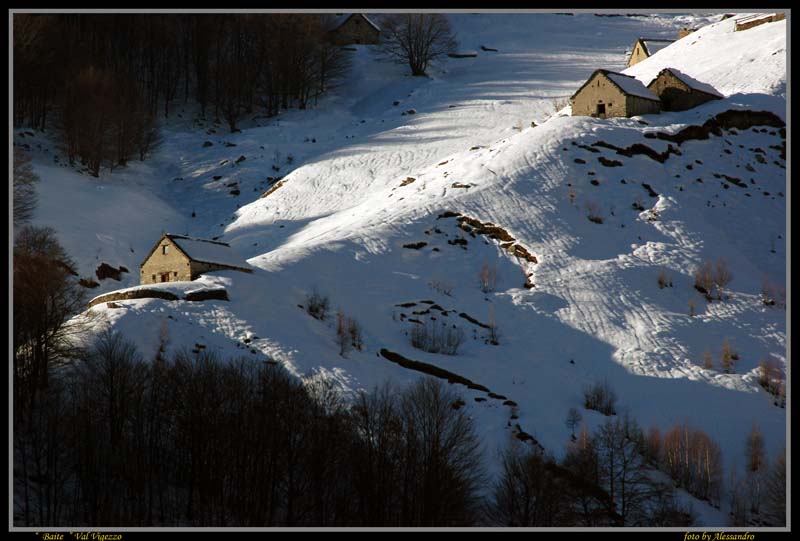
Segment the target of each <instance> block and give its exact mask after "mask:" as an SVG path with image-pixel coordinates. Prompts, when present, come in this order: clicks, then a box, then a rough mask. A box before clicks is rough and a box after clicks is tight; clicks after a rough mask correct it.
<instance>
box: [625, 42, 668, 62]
mask: <svg viewBox="0 0 800 541" xmlns="http://www.w3.org/2000/svg"><path fill="white" fill-rule="evenodd" d="M674 42H675V40H674V39H659V38H639V39H637V40H636V43H634V44H633V50H632V51H631V56H630V57H628V67H631V66H633V65H634V64H638V63H639V62H641V61H642V60H644V59H646V58H648V57H650V56H653V55H654V54H656V53H657V52H658V51H660V50H661V49H663V48H664V47H666V46H668V45H669V44H671V43H674Z"/></svg>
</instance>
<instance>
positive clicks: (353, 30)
mask: <svg viewBox="0 0 800 541" xmlns="http://www.w3.org/2000/svg"><path fill="white" fill-rule="evenodd" d="M331 26H332V28H331V29H330V30H329V31H328V32H329V36H330V39H331V42H332V43H333V44H334V45H350V44H353V43H355V44H367V45H375V44H377V43H378V42H380V38H381V29H380V28H379V27H378V25H376V24H375V23H374V22H372V21H371V20H370V19H369V17H367V16H366V15H364V14H363V13H350V14H345V15H340V16H338V17H337V18H336V19H334V21H333V23H332V25H331Z"/></svg>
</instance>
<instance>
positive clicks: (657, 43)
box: [639, 38, 675, 56]
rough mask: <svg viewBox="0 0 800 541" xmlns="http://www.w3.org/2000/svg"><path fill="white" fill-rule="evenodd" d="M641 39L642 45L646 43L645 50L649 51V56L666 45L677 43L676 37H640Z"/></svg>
mask: <svg viewBox="0 0 800 541" xmlns="http://www.w3.org/2000/svg"><path fill="white" fill-rule="evenodd" d="M639 41H641V42H642V45H644V50H645V52H646V53H647V56H652V55H654V54H656V53H657V52H658V51H660V50H661V49H663V48H664V47H667V46H669V45H670V44H671V43H675V40H674V39H661V38H639Z"/></svg>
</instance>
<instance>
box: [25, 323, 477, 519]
mask: <svg viewBox="0 0 800 541" xmlns="http://www.w3.org/2000/svg"><path fill="white" fill-rule="evenodd" d="M457 398H458V397H457V396H456V395H455V394H454V392H453V391H452V389H451V388H450V387H448V386H447V385H446V384H445V383H443V382H439V381H438V380H435V379H432V378H431V379H424V380H419V381H418V382H417V383H416V384H414V385H411V386H409V387H407V388H403V389H397V388H393V387H390V386H388V385H387V386H384V387H382V388H379V389H376V390H374V391H373V392H371V393H364V394H362V395H361V396H360V397H359V398H358V399H357V400H356V401H355V402H354V403H345V402H344V401H343V400H342V398H341V395H340V394H339V393H337V392H334V390H333V388H332V387H331V386H330V385H329V384H327V383H326V382H324V381H322V380H317V381H314V382H312V383H310V384H304V383H303V382H301V381H300V380H299V379H297V378H295V377H293V376H291V375H290V374H288V373H287V372H286V371H285V370H283V369H282V368H280V367H279V366H277V365H275V364H273V363H263V364H260V363H254V362H253V360H252V359H238V360H229V361H225V362H222V361H220V360H217V359H215V358H214V357H213V356H211V355H209V354H206V353H204V352H200V353H198V354H193V353H189V352H186V351H181V350H178V351H176V352H173V353H170V348H169V341H168V336H167V335H166V333H163V334H162V340H161V343H160V345H159V347H158V350H157V351H156V352H155V354H154V355H153V357H152V358H149V359H145V358H144V357H143V356H142V355H141V354H140V353H139V352H138V351H137V350H136V348H135V347H133V346H132V345H131V344H130V343H129V342H127V341H126V340H124V339H123V338H122V337H121V336H120V335H119V334H110V333H109V334H105V335H102V336H101V337H100V339H99V341H98V342H97V343H96V345H95V346H94V347H93V348H92V349H91V350H90V351H88V352H86V353H85V354H84V355H83V356H82V357H81V358H80V359H79V360H78V361H76V362H74V363H73V364H71V365H70V366H69V367H67V368H64V369H63V370H61V371H60V372H59V373H58V375H57V376H56V375H53V376H52V377H51V379H50V382H49V384H48V387H47V392H46V393H40V394H38V395H37V397H36V399H35V400H34V401H33V402H34V403H33V404H32V406H22V407H20V408H18V409H19V410H20V411H22V410H25V411H28V412H30V413H29V414H28V415H29V416H30V417H31V419H32V420H31V422H30V423H28V424H27V425H25V427H24V428H26V429H25V430H22V431H18V432H15V440H14V455H15V475H14V480H15V487H16V488H15V494H16V495H17V496H16V497H15V523H16V524H18V525H37V526H38V525H41V526H57V525H65V524H69V525H92V526H111V525H116V526H121V525H125V526H174V525H179V524H182V525H186V524H191V525H194V526H231V525H236V526H303V525H307V526H337V525H338V526H342V525H351V526H399V525H407V526H432V525H437V526H456V525H471V524H474V523H475V522H476V520H477V518H478V516H479V511H480V508H479V504H480V501H481V500H480V498H479V495H478V491H479V488H480V486H481V483H482V481H483V474H482V461H483V459H482V454H481V453H482V448H481V444H480V440H479V439H478V437H477V434H476V432H475V427H474V421H473V420H472V419H471V418H470V417H469V416H468V415H467V414H466V413H465V412H464V411H463V410H460V411H459V410H457V409H454V408H453V407H452V404H453V403H454V402H455V401H456V400H457ZM18 428H23V427H22V426H20V427H18Z"/></svg>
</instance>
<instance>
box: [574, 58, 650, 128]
mask: <svg viewBox="0 0 800 541" xmlns="http://www.w3.org/2000/svg"><path fill="white" fill-rule="evenodd" d="M570 104H571V105H572V116H593V117H597V118H610V117H631V116H636V115H647V114H655V113H659V112H661V101H660V100H659V98H658V96H656V95H655V94H653V93H652V92H651V91H650V90H648V89H647V87H645V86H644V85H643V84H642V82H641V81H639V80H638V79H635V78H634V77H631V76H630V75H625V74H622V73H616V72H613V71H608V70H604V69H599V70H596V71H595V72H594V73H592V75H591V76H590V77H589V79H588V80H587V81H586V82H585V83H583V86H582V87H580V88H579V89H578V91H577V92H575V94H573V95H572V97H571V98H570Z"/></svg>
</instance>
